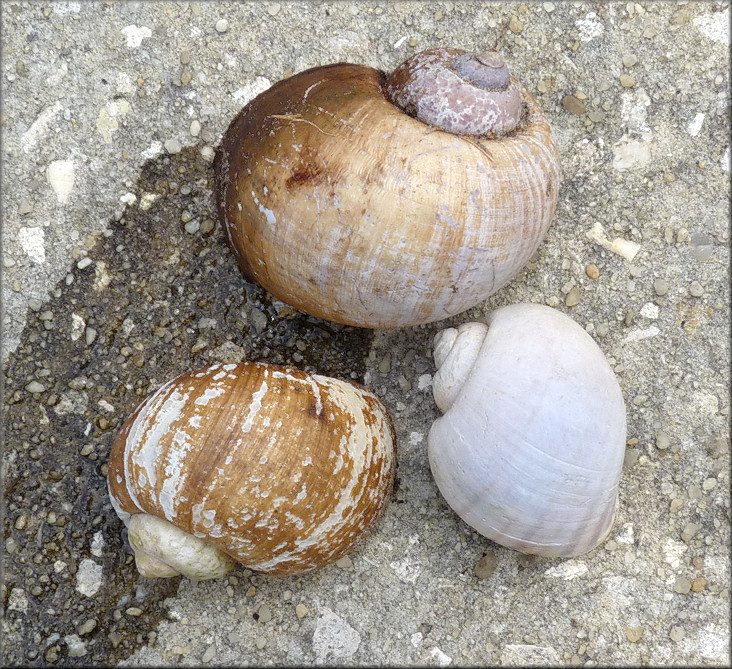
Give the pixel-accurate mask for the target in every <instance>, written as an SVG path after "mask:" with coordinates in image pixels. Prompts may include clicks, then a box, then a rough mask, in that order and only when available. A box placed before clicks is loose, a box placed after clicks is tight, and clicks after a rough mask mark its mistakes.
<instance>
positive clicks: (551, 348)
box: [428, 304, 626, 557]
mask: <svg viewBox="0 0 732 669" xmlns="http://www.w3.org/2000/svg"><path fill="white" fill-rule="evenodd" d="M434 357H435V362H436V364H437V368H438V369H437V373H436V374H435V376H434V379H433V392H434V397H435V402H436V403H437V406H438V407H439V408H440V410H441V411H442V412H443V413H444V415H443V416H442V417H440V418H438V419H437V420H436V421H435V422H434V423H433V425H432V428H431V430H430V433H429V439H428V451H429V459H430V467H431V469H432V473H433V476H434V479H435V481H436V483H437V487H438V488H439V490H440V492H441V493H442V495H443V497H444V498H445V500H447V503H448V504H449V505H450V506H451V507H452V509H453V510H454V511H455V512H456V513H457V514H458V515H459V516H460V517H461V518H462V519H463V520H464V521H465V522H466V523H468V525H471V526H472V527H473V528H474V529H476V530H477V531H478V532H480V533H481V534H483V535H484V536H486V537H488V538H489V539H492V540H493V541H495V542H497V543H499V544H502V545H504V546H508V547H509V548H513V549H516V550H518V551H522V552H524V553H534V554H538V555H544V556H553V557H570V556H576V555H580V554H582V553H586V552H588V551H590V550H592V549H593V548H594V547H596V546H597V545H599V543H600V542H602V541H603V540H604V539H605V537H606V536H607V534H608V533H609V531H610V529H611V527H612V524H613V520H614V518H615V512H616V508H617V504H618V484H619V479H620V474H621V469H622V465H623V457H624V453H625V440H626V418H625V404H624V402H623V396H622V393H621V390H620V386H619V385H618V381H617V379H616V377H615V374H614V372H613V370H612V368H611V367H610V365H609V364H608V362H607V360H606V359H605V357H604V355H603V354H602V351H601V350H600V348H599V347H598V346H597V344H596V343H595V342H594V340H593V339H592V337H590V335H589V334H587V332H585V331H584V330H583V329H582V328H581V327H580V326H579V325H578V324H577V323H575V322H574V321H573V320H572V319H571V318H569V317H568V316H565V315H564V314H562V313H561V312H559V311H556V310H554V309H551V308H549V307H546V306H542V305H536V304H516V305H510V306H506V307H501V308H499V309H496V310H495V311H493V312H492V313H491V314H490V315H489V316H488V317H487V319H486V320H485V322H473V323H465V324H463V325H461V326H460V327H458V328H449V329H447V330H443V331H442V332H440V333H438V334H437V336H436V337H435V349H434Z"/></svg>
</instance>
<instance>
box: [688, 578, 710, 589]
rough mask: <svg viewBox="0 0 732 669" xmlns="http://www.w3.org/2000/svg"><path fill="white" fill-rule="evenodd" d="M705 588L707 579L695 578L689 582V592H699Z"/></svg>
mask: <svg viewBox="0 0 732 669" xmlns="http://www.w3.org/2000/svg"><path fill="white" fill-rule="evenodd" d="M706 587H707V579H706V578H704V577H703V576H697V577H696V578H695V579H694V580H693V581H692V582H691V591H692V592H701V591H702V590H704V588H706Z"/></svg>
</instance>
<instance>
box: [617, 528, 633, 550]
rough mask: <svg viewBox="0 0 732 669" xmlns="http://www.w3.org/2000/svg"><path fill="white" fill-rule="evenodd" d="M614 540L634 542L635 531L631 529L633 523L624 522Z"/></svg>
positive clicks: (623, 542)
mask: <svg viewBox="0 0 732 669" xmlns="http://www.w3.org/2000/svg"><path fill="white" fill-rule="evenodd" d="M615 541H617V542H618V543H619V544H628V545H630V544H632V543H634V542H635V532H634V531H633V523H625V524H624V525H623V527H622V528H621V530H620V532H618V533H617V535H616V536H615Z"/></svg>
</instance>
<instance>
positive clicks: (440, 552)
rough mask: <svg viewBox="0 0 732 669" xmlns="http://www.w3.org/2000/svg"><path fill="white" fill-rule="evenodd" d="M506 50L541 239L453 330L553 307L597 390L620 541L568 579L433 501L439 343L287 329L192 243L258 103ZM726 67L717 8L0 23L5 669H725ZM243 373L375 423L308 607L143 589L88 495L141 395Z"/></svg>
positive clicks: (24, 10) (195, 588) (126, 11)
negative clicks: (264, 93)
mask: <svg viewBox="0 0 732 669" xmlns="http://www.w3.org/2000/svg"><path fill="white" fill-rule="evenodd" d="M506 25H508V29H507V31H506V33H505V36H504V37H503V39H502V49H503V52H504V53H505V55H506V58H507V60H508V62H509V64H510V65H511V67H512V70H513V72H514V73H515V74H516V75H517V76H518V77H519V78H520V79H521V80H522V81H523V83H524V85H526V86H527V87H528V88H529V89H530V90H531V91H533V92H534V93H535V94H536V95H537V98H538V100H539V102H540V104H542V106H543V107H544V109H545V110H546V113H547V115H548V117H549V119H550V122H551V124H552V126H553V128H554V131H555V135H556V139H557V142H558V145H559V150H560V154H561V165H562V171H563V182H562V186H561V191H560V195H559V204H558V210H557V214H556V218H555V221H554V223H553V225H552V227H551V229H550V232H549V235H548V237H547V239H546V241H545V242H544V243H543V245H542V246H541V248H540V250H539V252H538V254H537V255H536V257H535V258H534V259H533V261H532V262H531V263H530V265H529V266H528V267H527V268H526V269H525V270H524V271H522V272H521V274H520V275H519V276H518V277H517V278H516V279H515V280H514V281H513V282H512V283H511V284H510V285H509V286H508V287H506V288H505V289H503V290H502V291H500V292H499V293H498V294H497V295H495V296H493V297H492V298H491V299H490V300H488V302H487V303H485V304H483V305H480V306H478V307H476V308H474V309H472V310H471V311H469V312H467V313H464V314H461V315H459V316H456V317H454V318H453V319H451V320H450V324H455V323H461V322H464V321H467V320H471V319H474V318H477V317H480V316H481V315H483V314H484V313H486V312H487V311H489V310H490V309H491V308H494V307H496V306H498V305H502V304H507V303H512V302H518V301H535V302H542V303H546V304H549V305H551V306H555V307H556V308H557V309H560V310H561V311H563V312H565V313H567V314H569V315H571V316H572V317H573V318H574V319H575V320H576V321H577V322H579V323H580V324H581V325H582V326H583V327H585V328H586V329H587V331H588V332H589V333H590V334H591V335H592V336H593V337H594V338H595V340H596V341H597V342H598V344H599V345H600V346H601V348H602V349H603V351H604V352H605V354H606V355H607V356H608V358H609V359H610V361H611V363H612V365H613V367H614V369H615V370H616V372H617V374H618V377H619V380H620V382H621V385H622V388H623V392H624V396H625V400H626V403H627V407H628V427H629V440H628V447H627V455H626V462H625V468H624V473H623V479H622V484H621V493H620V501H621V506H620V511H619V515H618V518H617V522H616V525H615V528H614V529H613V532H612V533H611V535H610V537H609V540H608V541H607V542H606V543H605V544H603V545H602V546H601V547H600V548H598V549H596V550H594V551H592V552H591V553H590V554H587V555H584V556H582V557H580V558H577V559H572V560H567V561H562V560H546V559H537V558H531V557H526V556H522V555H520V554H518V553H515V552H512V551H510V550H507V549H504V548H502V547H500V546H497V545H495V544H493V543H491V542H490V541H488V540H487V539H485V538H483V537H481V536H479V535H478V534H477V533H476V532H474V531H473V530H471V528H469V527H468V526H467V525H465V524H464V523H463V522H462V521H460V520H459V519H458V518H457V516H455V515H454V514H453V513H452V512H451V511H450V509H449V508H448V507H447V505H446V504H445V503H444V501H443V500H442V499H441V497H440V496H439V493H438V492H437V489H436V487H435V485H434V483H433V482H432V479H431V476H430V472H429V467H428V464H427V459H426V434H427V431H428V429H429V426H430V424H431V422H432V420H434V418H435V417H436V416H437V410H436V408H435V406H434V403H433V401H432V398H431V392H430V381H431V374H432V373H433V372H434V366H433V363H432V359H431V341H432V337H433V335H434V333H435V332H436V331H437V330H438V329H439V328H440V327H441V326H442V325H444V324H433V325H430V326H424V327H415V328H411V329H405V330H400V331H389V332H386V331H382V332H370V331H365V330H356V329H354V328H345V327H338V326H334V325H332V324H329V323H324V322H322V321H317V320H316V319H312V318H308V317H306V316H304V315H302V314H299V313H296V312H294V311H293V310H292V309H289V308H287V307H286V306H285V305H283V304H281V303H279V302H276V301H274V300H272V299H271V298H270V297H269V296H267V295H266V293H264V292H263V291H262V290H261V289H259V288H257V287H256V286H252V285H248V284H246V282H244V280H243V279H242V278H241V276H240V274H239V272H238V270H237V268H236V266H235V263H234V259H233V255H232V254H231V252H230V250H229V249H228V248H227V247H226V246H225V243H224V238H223V234H222V232H221V230H220V228H219V227H218V226H216V225H214V221H215V216H214V210H213V204H212V194H211V184H212V172H211V165H210V160H211V157H212V155H213V148H214V147H215V146H216V144H217V142H218V140H219V138H220V136H221V133H222V132H223V131H224V129H225V128H226V126H227V124H228V123H229V121H230V120H231V118H232V117H233V115H234V114H235V113H236V112H237V111H238V110H239V109H240V107H241V106H242V105H243V104H245V103H246V101H247V100H249V99H250V98H251V97H252V96H253V95H255V94H256V93H257V92H259V91H261V90H263V89H264V88H266V87H267V86H269V85H270V84H271V83H273V82H275V81H277V80H278V79H280V78H282V77H283V76H286V75H288V74H289V73H292V72H298V71H300V70H303V69H305V68H308V67H312V66H316V65H320V64H325V63H329V62H336V61H351V62H359V63H363V64H367V65H371V66H374V67H378V68H381V69H384V70H390V69H392V68H393V67H395V66H396V65H397V64H398V63H400V62H401V61H402V60H404V59H405V58H406V57H407V56H409V55H410V54H412V53H414V52H415V51H417V50H421V49H424V48H428V47H433V46H443V45H444V46H456V47H462V48H466V49H483V48H490V47H493V46H494V45H495V44H496V43H497V42H498V40H499V38H500V35H501V31H502V29H503V28H504V26H506ZM728 50H729V3H728V2H726V1H725V2H715V3H691V2H689V3H633V2H629V3H613V4H595V3H582V2H575V3H563V2H557V1H555V2H543V3H526V4H518V3H500V4H498V3H497V4H482V3H467V2H402V3H400V2H394V3H386V2H384V3H374V2H326V3H317V4H315V3H313V4H309V3H288V2H277V3H274V2H262V3H243V4H234V3H193V2H177V3H154V2H145V3H143V2H126V3H122V2H104V3H87V2H57V3H51V2H33V3H18V2H4V3H2V56H3V58H2V119H1V124H2V126H1V127H2V140H3V143H2V151H3V161H2V167H3V191H2V205H3V238H2V239H3V360H4V361H5V363H6V367H5V374H6V380H5V413H4V440H3V466H4V490H5V508H4V511H5V539H6V541H5V554H4V580H3V591H2V592H3V600H4V604H5V607H6V613H5V617H4V620H3V626H4V629H3V634H4V650H3V652H4V661H5V663H7V664H12V665H17V664H30V665H41V664H49V663H51V664H52V663H57V664H63V665H85V664H92V663H96V664H99V663H106V664H126V665H128V666H139V665H177V664H185V665H204V664H216V665H247V664H257V665H264V664H289V665H302V664H307V663H311V662H316V663H324V664H347V665H363V664H391V665H440V666H445V665H447V664H452V665H461V664H472V665H481V664H501V665H517V664H555V665H565V664H571V665H586V666H593V665H610V664H611V665H638V664H654V665H672V664H687V665H688V664H699V665H725V664H728V663H729V661H730V654H729V539H730V532H729V528H730V511H729V458H730V455H729V434H728V427H729V410H730V402H729V363H730V346H729V315H730V314H729V297H730V295H729V273H728V267H729V232H728V218H729V164H730V160H729V155H730V153H729V129H730V127H729V101H730V98H729V91H730V89H729V51H728ZM568 96H572V97H568ZM598 224H599V225H600V226H601V229H600V228H598V227H597V226H598ZM616 238H617V239H621V240H625V241H626V242H631V244H625V245H623V244H622V243H621V244H617V243H616V244H615V245H614V246H613V245H612V242H613V240H615V239H616ZM634 244H635V245H637V246H634ZM616 251H621V253H622V254H619V253H617V252H616ZM589 264H594V265H595V266H596V267H597V270H598V276H597V277H596V278H594V279H593V278H590V276H589V275H588V273H587V272H586V266H587V265H589ZM590 272H592V269H590ZM241 358H250V359H256V360H269V361H273V362H286V363H290V364H294V365H297V366H300V367H305V368H307V369H316V370H318V371H320V372H323V373H330V374H334V375H340V376H345V377H351V378H356V379H358V380H361V381H363V382H365V383H366V384H367V385H368V386H369V387H370V388H371V389H373V390H374V391H375V392H376V393H377V394H378V395H379V396H380V397H382V398H383V399H384V401H385V402H386V404H387V406H388V407H389V409H390V411H391V413H392V415H393V418H394V422H395V425H396V428H397V432H398V478H399V484H398V487H397V489H396V491H395V494H394V499H393V502H392V504H391V505H390V507H389V509H388V511H387V513H386V516H385V518H384V519H383V522H382V523H381V524H380V526H379V527H378V529H377V531H375V532H374V533H373V534H372V535H370V536H369V537H368V538H367V539H366V540H365V541H364V542H363V543H362V544H361V545H360V546H359V547H358V549H357V550H356V551H355V552H354V553H353V554H352V555H351V556H350V557H349V558H348V559H343V560H341V561H340V562H339V563H338V564H337V565H332V566H330V567H327V568H325V569H323V570H322V571H320V572H318V573H316V574H313V575H309V576H303V577H298V578H287V579H278V578H273V577H265V576H262V575H258V574H254V573H250V572H249V571H247V570H244V569H243V568H241V569H237V570H236V571H235V572H234V573H233V575H232V576H231V577H229V578H228V579H225V580H222V581H219V582H207V583H200V584H195V583H192V582H190V581H187V580H182V579H180V578H177V579H172V580H169V581H149V580H146V579H143V578H140V577H138V576H137V574H136V572H135V570H134V565H132V564H131V555H130V550H129V547H128V546H127V545H126V543H125V541H124V537H123V536H122V525H121V523H120V522H119V521H118V520H117V518H116V517H115V516H114V513H113V512H112V510H111V507H110V505H109V503H108V501H107V497H106V487H105V481H104V473H105V461H106V458H107V454H108V451H109V447H110V445H111V442H112V440H113V439H114V436H115V434H116V432H117V430H118V428H119V426H120V424H121V422H122V421H123V420H124V418H125V416H126V415H128V414H129V413H130V412H131V411H132V409H133V408H134V407H135V406H136V405H137V403H139V401H140V400H141V399H142V398H143V397H144V396H145V395H146V394H147V393H149V392H150V391H152V390H153V389H154V388H156V387H158V386H159V385H160V384H162V383H163V382H164V381H165V380H167V379H169V378H172V377H173V376H175V375H177V374H179V373H181V372H183V371H185V370H188V369H193V368H194V367H197V366H202V365H204V364H207V363H209V362H211V361H213V360H230V359H241ZM484 556H485V558H484ZM299 605H303V606H299Z"/></svg>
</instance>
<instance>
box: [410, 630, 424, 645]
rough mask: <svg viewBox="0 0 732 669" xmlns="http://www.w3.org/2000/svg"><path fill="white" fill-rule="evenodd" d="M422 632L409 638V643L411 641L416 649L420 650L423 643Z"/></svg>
mask: <svg viewBox="0 0 732 669" xmlns="http://www.w3.org/2000/svg"><path fill="white" fill-rule="evenodd" d="M422 638H423V637H422V632H415V633H414V634H412V636H410V637H409V641H411V643H412V645H413V646H414V647H415V648H419V644H421V643H422Z"/></svg>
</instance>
